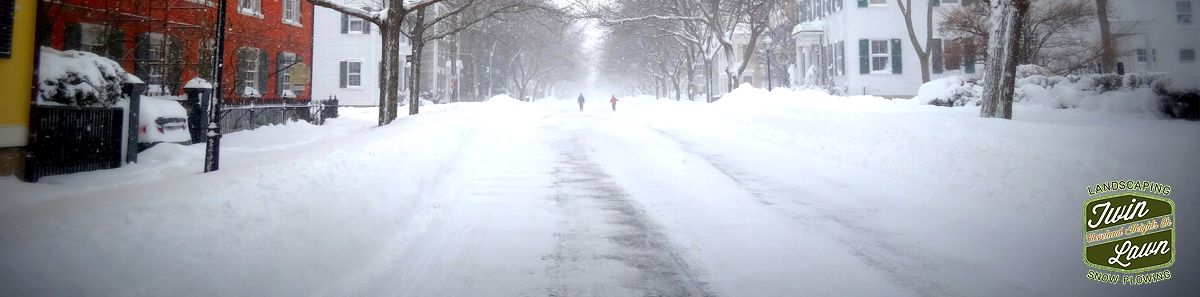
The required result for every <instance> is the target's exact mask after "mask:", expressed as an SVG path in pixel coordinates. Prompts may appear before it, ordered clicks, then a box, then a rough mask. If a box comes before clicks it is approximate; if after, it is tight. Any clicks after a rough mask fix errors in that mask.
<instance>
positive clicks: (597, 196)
mask: <svg viewBox="0 0 1200 297" xmlns="http://www.w3.org/2000/svg"><path fill="white" fill-rule="evenodd" d="M569 130H573V131H578V129H573V128H571V127H563V126H561V123H560V126H557V127H554V128H550V129H548V133H549V132H553V133H554V134H559V135H555V136H556V137H553V138H552V139H549V141H550V144H551V145H552V146H554V147H555V148H556V149H557V150H558V152H559V156H558V157H559V166H558V167H557V168H556V169H555V170H554V177H555V188H556V189H557V194H556V195H555V201H556V203H557V204H558V205H559V207H560V208H561V209H562V211H563V212H564V216H563V217H564V220H563V221H562V222H560V226H561V228H562V230H563V232H561V233H558V234H556V247H555V250H554V252H553V253H552V254H550V255H547V257H548V258H549V259H551V260H553V261H554V263H555V264H554V265H553V266H552V267H550V268H549V269H548V274H549V275H550V276H551V277H552V278H554V280H555V285H554V286H553V287H552V288H550V290H549V296H631V295H640V296H713V294H712V293H711V292H709V291H708V289H707V285H706V284H705V283H703V282H701V281H698V280H697V279H698V276H697V275H698V274H699V273H698V272H696V271H695V270H694V269H692V268H690V265H688V263H687V262H686V261H684V260H683V258H682V257H681V256H680V254H679V253H678V252H677V251H676V250H675V248H674V246H673V245H672V244H671V243H670V242H669V240H668V238H667V236H666V235H664V233H663V232H662V228H661V227H660V226H658V225H657V223H655V222H653V221H652V220H650V219H648V216H647V215H646V213H645V211H644V210H642V209H641V208H639V207H638V206H637V205H635V204H634V203H633V202H632V201H630V200H629V198H630V197H629V195H628V194H627V193H626V192H625V191H624V190H622V189H621V187H620V186H618V185H617V184H616V182H615V181H613V179H612V178H611V177H610V176H609V175H608V174H607V173H605V172H604V171H603V170H602V169H601V168H600V166H599V164H597V163H596V161H594V160H593V159H592V158H591V156H590V153H591V148H590V147H589V146H588V144H587V142H586V140H585V138H584V136H583V135H581V134H580V133H578V132H572V131H569ZM595 219H599V221H601V222H603V223H604V224H596V221H597V220H595ZM614 264H619V265H614ZM614 266H615V267H614ZM597 270H612V271H622V270H624V271H627V272H631V273H624V274H623V276H622V277H621V279H618V280H617V282H618V284H617V286H618V287H616V288H614V287H610V286H606V285H604V284H602V283H598V282H591V283H587V282H580V281H578V280H577V278H578V277H580V276H582V275H586V274H590V273H594V272H597ZM630 276H633V277H630ZM585 281H586V280H585Z"/></svg>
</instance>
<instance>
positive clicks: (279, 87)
mask: <svg viewBox="0 0 1200 297" xmlns="http://www.w3.org/2000/svg"><path fill="white" fill-rule="evenodd" d="M288 64H291V63H290V62H289V61H288V60H287V57H286V56H284V55H283V52H279V53H278V54H275V65H277V66H276V67H275V68H277V69H279V70H277V71H278V72H276V73H275V94H276V95H279V96H283V72H284V71H285V70H283V67H287V66H288Z"/></svg>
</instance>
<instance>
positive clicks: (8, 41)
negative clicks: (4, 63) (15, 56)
mask: <svg viewBox="0 0 1200 297" xmlns="http://www.w3.org/2000/svg"><path fill="white" fill-rule="evenodd" d="M3 3H4V4H3V5H0V58H5V59H10V58H12V39H13V25H14V21H15V15H14V13H15V11H16V9H17V6H16V5H17V4H16V3H17V2H16V1H3Z"/></svg>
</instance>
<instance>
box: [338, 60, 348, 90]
mask: <svg viewBox="0 0 1200 297" xmlns="http://www.w3.org/2000/svg"><path fill="white" fill-rule="evenodd" d="M340 69H341V72H340V75H339V79H338V81H339V83H338V87H340V88H343V89H345V88H346V74H347V71H349V70H350V65H349V64H348V63H346V61H342V63H341V67H340Z"/></svg>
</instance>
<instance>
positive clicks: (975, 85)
mask: <svg viewBox="0 0 1200 297" xmlns="http://www.w3.org/2000/svg"><path fill="white" fill-rule="evenodd" d="M981 80H982V77H981V76H950V77H946V78H941V79H936V80H933V81H930V82H928V83H925V84H923V85H921V88H920V90H918V91H917V98H918V100H920V102H921V104H927V105H936V106H944V107H955V106H966V105H968V104H970V105H971V106H976V105H979V98H981V96H982V94H983V86H982V85H981Z"/></svg>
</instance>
